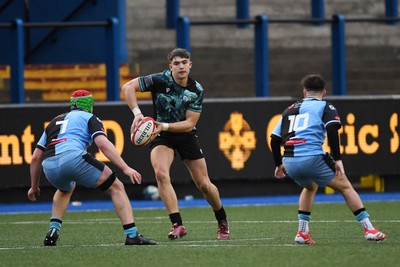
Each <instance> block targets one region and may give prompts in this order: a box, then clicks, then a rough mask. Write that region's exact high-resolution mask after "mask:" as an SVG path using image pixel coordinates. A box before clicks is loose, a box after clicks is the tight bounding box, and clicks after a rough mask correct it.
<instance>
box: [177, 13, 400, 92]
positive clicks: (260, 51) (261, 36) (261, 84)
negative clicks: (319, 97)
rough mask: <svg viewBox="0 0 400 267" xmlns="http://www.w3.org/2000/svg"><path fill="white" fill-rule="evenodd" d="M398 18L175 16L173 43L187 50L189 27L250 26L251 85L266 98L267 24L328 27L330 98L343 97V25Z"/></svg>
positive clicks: (344, 59)
mask: <svg viewBox="0 0 400 267" xmlns="http://www.w3.org/2000/svg"><path fill="white" fill-rule="evenodd" d="M399 21H400V18H399V17H385V18H347V19H346V18H345V17H344V16H343V15H341V14H335V15H333V17H332V19H268V17H267V16H265V15H259V16H256V17H255V19H248V20H243V19H231V20H192V21H191V20H190V19H189V17H179V19H178V24H177V26H176V44H177V47H182V48H185V49H187V50H188V51H190V49H191V47H190V46H191V45H190V26H204V25H207V26H215V25H232V24H233V25H238V24H254V25H255V27H254V29H255V34H254V36H255V37H254V39H255V40H254V61H255V79H256V81H255V84H256V93H255V95H256V96H258V97H263V96H269V78H268V74H269V71H268V70H269V66H268V64H269V55H268V24H269V23H279V24H293V23H295V24H313V25H315V24H325V23H330V24H331V56H332V61H331V63H332V84H333V94H334V95H346V51H345V23H383V22H385V23H386V24H392V25H395V24H397V23H398V22H399Z"/></svg>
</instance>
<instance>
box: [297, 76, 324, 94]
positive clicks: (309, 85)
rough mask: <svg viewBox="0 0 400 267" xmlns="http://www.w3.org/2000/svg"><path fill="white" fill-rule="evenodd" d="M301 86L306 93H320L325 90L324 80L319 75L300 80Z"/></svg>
mask: <svg viewBox="0 0 400 267" xmlns="http://www.w3.org/2000/svg"><path fill="white" fill-rule="evenodd" d="M301 85H302V86H303V88H305V89H306V90H307V91H322V90H324V89H325V85H326V80H325V78H324V77H322V75H320V74H310V75H307V76H306V77H304V78H303V79H302V80H301Z"/></svg>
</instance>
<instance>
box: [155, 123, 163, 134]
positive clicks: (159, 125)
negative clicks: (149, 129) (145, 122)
mask: <svg viewBox="0 0 400 267" xmlns="http://www.w3.org/2000/svg"><path fill="white" fill-rule="evenodd" d="M154 122H155V124H156V128H155V129H154V131H153V135H154V137H155V136H157V135H158V134H159V133H161V132H162V129H163V125H162V123H161V122H158V121H154Z"/></svg>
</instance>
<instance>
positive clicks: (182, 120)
mask: <svg viewBox="0 0 400 267" xmlns="http://www.w3.org/2000/svg"><path fill="white" fill-rule="evenodd" d="M168 61H169V69H167V70H164V71H163V72H160V73H155V74H150V75H147V76H142V77H138V78H135V79H133V80H131V81H129V82H127V83H126V84H124V85H123V86H122V88H121V89H122V91H123V93H124V95H125V99H126V102H127V104H128V106H129V107H130V109H131V110H132V112H133V114H134V116H135V118H134V119H133V123H132V127H131V131H132V132H133V131H134V130H135V129H136V126H137V124H138V122H139V121H140V120H142V119H143V117H144V116H143V114H142V112H141V110H140V108H139V106H138V102H137V99H136V93H135V92H136V91H139V92H152V97H153V106H154V118H155V119H156V121H157V122H156V125H157V128H156V131H155V132H154V137H155V139H154V140H153V141H152V142H151V143H150V149H151V153H150V160H151V164H152V166H153V169H154V173H155V176H156V180H157V184H158V189H159V192H160V197H161V199H162V201H163V203H164V205H165V207H166V209H167V212H168V214H169V217H170V220H171V223H172V230H171V231H170V232H169V234H168V238H169V239H171V240H173V239H176V238H180V237H183V236H185V235H186V234H187V231H186V228H185V227H184V226H183V223H182V217H181V214H180V212H179V207H178V200H177V196H176V193H175V190H174V188H173V186H172V184H171V177H170V167H171V164H172V162H173V160H174V157H175V153H178V154H179V156H180V157H181V159H182V160H183V162H184V164H185V165H186V167H187V169H188V170H189V173H190V175H191V177H192V180H193V181H194V183H195V184H196V186H197V188H198V189H199V190H200V191H201V192H202V194H203V196H204V198H205V199H206V200H207V201H208V203H209V204H210V206H211V207H212V209H213V210H214V214H215V218H216V220H217V221H218V227H217V238H218V239H228V238H229V226H228V220H227V216H226V213H225V210H224V207H223V206H222V203H221V199H220V196H219V191H218V188H217V187H216V186H215V185H214V184H213V183H211V181H210V178H209V176H208V172H207V165H206V161H205V159H204V155H203V152H202V149H201V145H200V143H199V140H198V136H197V130H196V123H197V121H198V120H199V118H200V115H201V111H202V103H203V94H204V91H203V87H202V86H201V85H200V83H198V82H197V81H195V80H194V79H193V78H191V77H190V76H189V73H190V69H191V68H192V61H191V60H190V53H189V52H188V51H186V50H185V49H182V48H176V49H174V50H172V51H171V52H170V54H169V55H168Z"/></svg>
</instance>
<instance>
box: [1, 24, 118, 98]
mask: <svg viewBox="0 0 400 267" xmlns="http://www.w3.org/2000/svg"><path fill="white" fill-rule="evenodd" d="M118 24H119V20H118V19H117V18H110V19H109V20H108V21H96V22H55V23H48V22H47V23H39V22H28V23H24V22H23V21H22V20H21V19H15V21H14V22H13V23H0V29H2V28H3V29H8V30H9V39H8V41H9V43H10V53H9V55H8V58H7V59H6V60H5V61H6V62H7V63H8V64H9V65H10V69H11V78H10V83H11V90H10V94H11V103H24V102H25V91H24V57H25V47H24V44H25V39H24V36H25V28H48V27H59V28H61V27H103V28H105V29H106V30H105V38H104V44H105V45H104V49H105V50H106V53H104V54H105V57H104V58H103V60H104V62H105V65H106V70H107V77H106V82H107V100H108V101H116V100H119V99H120V92H119V87H120V85H119V82H120V80H119V79H120V77H119V65H120V55H119V54H120V49H121V48H120V47H121V46H120V38H119V35H118V34H119V31H118Z"/></svg>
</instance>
